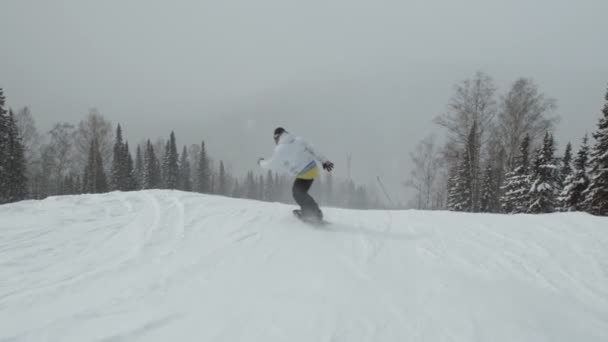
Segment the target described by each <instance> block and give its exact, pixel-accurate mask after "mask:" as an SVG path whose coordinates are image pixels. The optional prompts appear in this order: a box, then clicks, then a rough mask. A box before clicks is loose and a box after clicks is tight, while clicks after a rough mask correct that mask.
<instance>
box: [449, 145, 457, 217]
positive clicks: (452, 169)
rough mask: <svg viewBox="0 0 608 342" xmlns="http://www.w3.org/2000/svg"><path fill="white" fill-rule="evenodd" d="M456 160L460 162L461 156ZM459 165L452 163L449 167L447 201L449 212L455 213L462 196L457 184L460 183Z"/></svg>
mask: <svg viewBox="0 0 608 342" xmlns="http://www.w3.org/2000/svg"><path fill="white" fill-rule="evenodd" d="M454 160H458V161H459V160H460V155H459V154H457V155H456V158H454ZM458 165H459V164H457V163H454V162H452V163H450V165H449V167H448V182H447V183H448V184H447V188H448V189H447V190H448V191H447V193H448V200H447V207H448V210H451V211H455V210H456V204H457V203H458V200H459V197H460V194H459V193H458V188H457V187H456V184H457V183H458Z"/></svg>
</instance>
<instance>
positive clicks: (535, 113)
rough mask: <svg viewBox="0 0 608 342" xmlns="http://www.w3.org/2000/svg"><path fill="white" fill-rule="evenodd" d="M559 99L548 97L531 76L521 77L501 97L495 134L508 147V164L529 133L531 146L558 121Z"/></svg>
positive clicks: (510, 164)
mask: <svg viewBox="0 0 608 342" xmlns="http://www.w3.org/2000/svg"><path fill="white" fill-rule="evenodd" d="M556 108H557V105H556V101H555V100H554V99H552V98H546V97H545V95H543V94H542V93H540V92H539V90H538V86H537V85H536V84H535V83H534V82H533V81H532V80H531V79H529V78H520V79H518V80H517V81H515V83H513V86H512V87H511V90H510V91H509V92H508V93H507V94H506V95H505V96H503V97H502V98H501V104H500V111H499V113H498V122H497V125H496V137H497V138H498V139H500V142H501V144H502V146H503V147H504V149H505V153H506V160H507V165H509V166H511V167H512V166H513V165H512V164H513V158H514V157H515V156H517V154H518V150H519V145H520V143H521V141H522V140H523V138H524V137H525V136H526V135H529V136H530V140H531V142H530V144H531V146H535V142H538V141H540V139H542V137H543V135H544V134H545V132H547V131H551V130H552V128H553V126H554V125H555V124H556V123H557V122H558V121H559V118H558V117H557V116H554V115H553V111H554V110H555V109H556Z"/></svg>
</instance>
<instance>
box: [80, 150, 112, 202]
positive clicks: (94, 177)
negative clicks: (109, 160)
mask: <svg viewBox="0 0 608 342" xmlns="http://www.w3.org/2000/svg"><path fill="white" fill-rule="evenodd" d="M84 174H85V184H84V189H85V192H86V193H93V194H95V193H102V192H107V191H108V181H107V178H106V174H105V171H104V169H103V159H102V157H101V151H100V150H99V144H98V142H97V139H93V140H92V141H91V145H90V148H89V156H88V162H87V165H86V167H85V172H84Z"/></svg>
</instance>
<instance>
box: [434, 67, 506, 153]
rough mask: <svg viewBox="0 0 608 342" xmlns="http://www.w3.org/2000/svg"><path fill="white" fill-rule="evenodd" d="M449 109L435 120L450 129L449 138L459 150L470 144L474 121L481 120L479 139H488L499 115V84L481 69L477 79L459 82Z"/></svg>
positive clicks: (479, 122) (482, 140) (479, 121)
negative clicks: (469, 139) (497, 87)
mask: <svg viewBox="0 0 608 342" xmlns="http://www.w3.org/2000/svg"><path fill="white" fill-rule="evenodd" d="M454 91H455V93H454V95H453V96H452V98H451V99H450V102H449V104H448V111H447V112H446V113H444V114H443V115H441V116H438V117H437V118H435V120H434V121H435V123H436V124H437V125H439V126H441V127H444V128H446V129H447V130H448V141H449V142H450V143H457V144H458V145H459V147H458V148H459V149H462V147H463V146H464V145H465V144H466V142H467V139H468V135H469V132H470V131H471V127H472V126H473V122H477V127H478V134H479V141H481V142H482V143H484V142H485V139H486V137H487V134H488V133H489V130H490V128H491V127H492V123H493V120H494V118H495V117H496V112H497V104H496V98H495V93H496V87H495V86H494V81H493V80H492V78H491V77H490V76H488V75H486V74H484V73H483V72H477V73H476V74H475V77H474V78H473V79H467V80H464V81H462V82H461V83H460V84H457V85H456V86H455V88H454Z"/></svg>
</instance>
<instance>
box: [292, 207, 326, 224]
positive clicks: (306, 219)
mask: <svg viewBox="0 0 608 342" xmlns="http://www.w3.org/2000/svg"><path fill="white" fill-rule="evenodd" d="M293 215H294V216H295V217H297V218H298V219H299V220H300V221H302V222H304V223H307V224H310V225H313V226H316V227H322V226H326V225H328V224H329V222H327V221H326V220H324V219H321V220H319V219H317V218H313V217H305V216H302V211H301V210H300V209H295V210H294V211H293Z"/></svg>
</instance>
